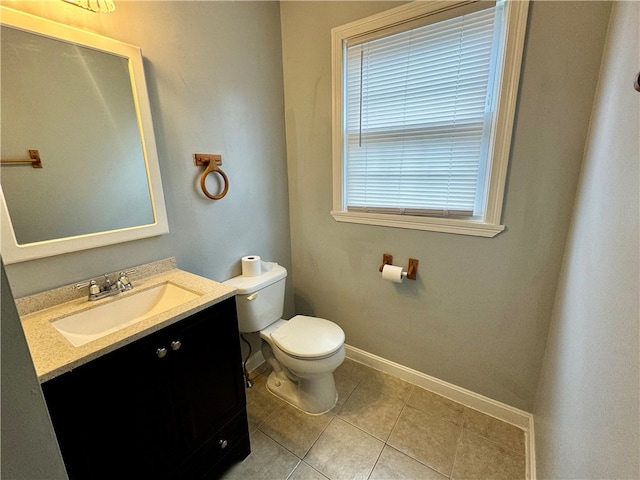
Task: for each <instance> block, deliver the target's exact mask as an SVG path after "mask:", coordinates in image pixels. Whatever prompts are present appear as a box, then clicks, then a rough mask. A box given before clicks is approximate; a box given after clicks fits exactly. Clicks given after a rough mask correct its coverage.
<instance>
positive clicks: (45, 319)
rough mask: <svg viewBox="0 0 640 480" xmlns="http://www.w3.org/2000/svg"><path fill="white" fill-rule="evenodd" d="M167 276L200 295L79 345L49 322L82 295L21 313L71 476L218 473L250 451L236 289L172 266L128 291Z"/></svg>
mask: <svg viewBox="0 0 640 480" xmlns="http://www.w3.org/2000/svg"><path fill="white" fill-rule="evenodd" d="M167 281H169V282H171V283H174V284H178V285H180V286H181V287H182V288H189V289H192V290H193V291H194V292H195V293H198V294H199V295H198V298H196V299H192V300H189V301H187V302H186V303H185V304H184V305H182V306H180V307H176V308H175V309H174V310H173V311H169V312H164V313H161V314H159V315H154V316H152V317H151V318H149V319H145V320H144V321H141V322H138V323H136V324H134V325H131V326H129V327H126V328H123V329H121V330H119V331H117V332H114V333H111V334H109V335H106V336H105V337H103V338H100V339H98V340H95V341H92V342H89V343H87V344H86V345H83V346H81V347H73V346H71V344H70V343H69V342H68V341H66V340H65V339H64V338H63V337H62V335H61V334H60V333H59V332H57V331H56V330H55V329H54V328H53V327H52V326H51V324H52V322H53V321H55V318H57V316H59V314H60V311H65V312H67V313H68V312H69V311H75V309H74V308H73V307H71V306H69V305H68V304H69V303H71V304H73V305H76V306H77V305H82V308H89V309H91V308H92V306H86V304H84V303H83V302H86V299H77V300H74V301H73V302H68V304H66V305H65V306H63V307H54V308H48V309H44V310H41V311H37V312H34V313H32V314H30V315H25V316H24V317H23V326H24V329H25V334H26V337H27V342H28V343H29V347H30V350H31V351H32V356H33V357H34V364H35V366H36V371H37V372H38V375H39V378H40V379H41V382H42V389H43V392H44V395H45V399H46V402H47V405H48V408H49V412H50V415H51V419H52V422H53V426H54V429H55V431H56V436H57V438H58V442H59V445H60V449H61V451H62V456H63V458H64V461H65V465H66V467H67V471H68V474H69V477H70V478H72V479H76V478H77V479H97V478H109V479H113V478H175V479H192V478H193V479H201V478H215V477H216V476H217V475H218V474H219V473H220V472H221V471H223V470H224V469H225V468H227V467H228V466H229V465H230V464H231V463H233V462H235V461H237V460H239V459H241V458H244V457H246V456H247V455H248V454H249V452H250V445H249V433H248V426H247V414H246V398H245V392H244V382H243V376H242V365H241V361H242V360H241V352H240V342H239V334H238V324H237V314H236V304H235V297H234V295H233V293H234V292H233V290H231V289H228V288H226V287H224V286H222V285H221V284H219V283H217V282H212V281H210V280H207V279H202V278H201V277H197V276H195V275H191V274H188V273H186V272H182V271H179V270H170V271H168V272H166V273H163V274H160V275H156V276H155V277H151V279H148V280H143V281H140V282H138V284H137V285H136V287H135V288H139V289H148V288H150V287H151V286H153V285H154V284H158V283H159V282H160V283H162V282H167ZM207 287H211V288H210V289H208V288H207ZM198 289H200V290H198ZM107 301H113V302H117V301H118V300H117V299H114V300H107ZM87 303H95V302H87ZM47 338H48V341H47ZM51 344H53V349H54V350H55V348H56V345H57V347H58V348H60V349H61V355H55V351H52V350H51V348H50V347H51V346H52V345H51ZM65 344H66V345H65ZM43 350H48V352H44V351H43ZM70 351H71V352H74V351H76V352H78V355H77V358H72V359H71V361H69V357H68V355H70V353H69V352H70ZM79 352H83V353H79ZM51 355H53V356H55V357H57V360H56V359H55V358H54V359H52V358H51ZM47 358H48V360H45V359H47ZM61 359H62V360H61ZM65 359H66V361H65Z"/></svg>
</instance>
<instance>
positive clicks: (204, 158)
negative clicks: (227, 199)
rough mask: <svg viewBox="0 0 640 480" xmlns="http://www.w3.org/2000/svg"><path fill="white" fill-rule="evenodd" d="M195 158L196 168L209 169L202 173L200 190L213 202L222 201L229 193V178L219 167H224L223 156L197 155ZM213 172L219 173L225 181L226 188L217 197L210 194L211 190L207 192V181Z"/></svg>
mask: <svg viewBox="0 0 640 480" xmlns="http://www.w3.org/2000/svg"><path fill="white" fill-rule="evenodd" d="M194 158H195V164H196V166H198V167H201V166H205V165H206V167H207V168H205V170H204V172H202V176H201V177H200V188H202V192H203V193H204V194H205V195H206V196H207V197H209V198H210V199H211V200H220V199H221V198H222V197H224V196H225V195H226V194H227V192H228V191H229V178H228V177H227V175H226V174H225V173H224V172H223V171H222V170H221V169H220V168H219V166H220V165H222V156H221V155H208V154H204V153H196V154H195V155H194ZM211 172H216V173H218V174H219V175H220V176H221V177H222V180H223V181H224V188H223V189H222V191H221V192H220V193H218V194H217V195H212V194H211V193H209V190H207V185H206V183H205V182H206V179H207V175H209V174H210V173H211Z"/></svg>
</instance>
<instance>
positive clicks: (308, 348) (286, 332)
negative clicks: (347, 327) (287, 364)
mask: <svg viewBox="0 0 640 480" xmlns="http://www.w3.org/2000/svg"><path fill="white" fill-rule="evenodd" d="M270 336H271V339H272V340H273V342H274V343H275V344H276V345H277V347H278V348H280V350H282V351H283V352H284V353H286V354H287V355H291V356H292V357H296V358H302V359H313V358H316V359H319V358H324V357H328V356H331V355H332V354H334V353H335V352H337V351H338V350H340V348H341V347H342V346H343V345H344V339H345V337H344V332H343V331H342V329H341V328H340V327H339V326H338V325H336V324H335V323H333V322H330V321H329V320H325V319H323V318H316V317H307V316H305V315H296V316H295V317H293V318H292V319H291V320H288V321H287V322H284V324H283V325H281V326H280V327H278V328H277V329H276V330H275V331H274V332H272V333H271V335H270Z"/></svg>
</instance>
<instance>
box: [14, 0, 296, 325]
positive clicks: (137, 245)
mask: <svg viewBox="0 0 640 480" xmlns="http://www.w3.org/2000/svg"><path fill="white" fill-rule="evenodd" d="M3 5H6V6H9V7H13V8H18V9H20V10H23V11H26V12H28V13H34V14H37V15H39V16H42V17H45V18H49V19H52V20H56V21H59V22H62V23H66V24H68V25H71V26H76V27H79V28H82V29H84V30H88V31H92V32H95V33H99V34H102V35H105V36H108V37H111V38H115V39H117V40H121V41H124V42H127V43H131V44H134V45H137V46H139V47H141V48H142V54H143V56H144V59H145V71H146V75H147V83H148V88H149V95H150V102H151V110H152V114H153V119H154V126H155V131H156V141H157V146H158V155H159V161H160V171H161V174H162V181H163V188H164V191H165V198H166V204H167V215H168V220H169V229H170V233H169V234H168V235H164V236H161V237H156V238H151V239H146V240H140V241H134V242H128V243H125V244H121V245H115V246H109V247H103V248H99V249H95V250H92V251H85V252H78V253H73V254H67V255H61V256H57V257H52V258H48V259H42V260H37V261H31V262H26V263H22V264H15V265H9V266H7V274H8V276H9V281H10V283H11V286H12V288H13V292H14V295H16V297H20V296H24V295H27V294H31V293H35V292H39V291H43V290H46V289H49V288H52V287H56V286H60V285H65V284H69V283H73V282H75V281H78V280H81V279H85V278H88V277H92V276H94V275H99V274H101V273H104V272H106V271H114V270H119V269H121V268H124V267H127V266H132V265H139V264H141V263H146V262H149V261H154V260H158V259H161V258H166V257H169V256H175V257H176V259H177V262H178V267H179V268H182V269H185V270H187V271H190V272H193V273H196V274H200V275H203V276H205V277H208V278H211V279H213V280H218V281H220V280H226V279H227V278H230V277H231V276H234V275H237V274H239V273H240V261H239V259H240V258H241V257H242V256H244V255H249V254H257V255H261V256H262V257H263V258H265V259H268V260H272V261H277V262H279V263H281V264H283V265H284V266H285V267H287V268H290V263H291V259H290V240H289V237H290V235H289V217H288V194H287V173H286V172H287V166H286V149H285V137H284V106H283V102H284V100H283V86H282V54H281V40H280V14H279V6H278V4H277V3H275V2H146V1H142V2H116V11H115V12H114V13H111V14H95V13H92V12H88V11H86V10H83V9H80V8H78V7H75V6H73V5H68V4H65V3H63V2H25V1H12V0H7V1H3ZM43 82H45V80H43ZM45 84H46V82H45ZM194 153H220V154H222V161H223V165H222V168H223V170H224V171H225V173H226V174H227V175H228V177H229V179H230V189H229V193H228V195H227V196H226V197H225V198H223V199H222V200H219V201H212V200H209V199H207V198H205V197H204V195H203V194H202V191H201V190H200V186H199V178H200V174H201V173H202V170H203V168H202V167H195V166H194V165H193V154H194ZM214 188H215V186H214V182H211V184H210V189H211V190H214ZM105 200H107V199H105ZM44 207H45V208H46V205H44ZM132 278H133V279H135V275H134V276H133V277H132ZM289 291H290V292H291V291H292V289H289ZM292 298H293V297H292V294H289V296H288V301H287V312H289V313H291V312H292V310H293V309H292V305H293V301H292Z"/></svg>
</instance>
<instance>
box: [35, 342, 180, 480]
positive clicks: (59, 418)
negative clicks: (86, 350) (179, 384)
mask: <svg viewBox="0 0 640 480" xmlns="http://www.w3.org/2000/svg"><path fill="white" fill-rule="evenodd" d="M151 337H153V336H151ZM154 345H155V342H153V338H147V339H143V341H138V342H135V343H133V344H131V345H128V346H125V347H122V348H120V349H118V350H117V351H115V352H112V353H110V354H107V355H105V356H103V357H100V358H99V359H97V360H94V361H92V362H89V363H88V364H86V365H83V366H82V367H80V368H78V369H76V370H74V371H73V372H70V373H67V374H65V375H62V376H61V377H58V378H55V379H53V380H51V381H49V382H46V383H45V384H44V385H43V390H44V393H45V398H46V400H47V404H48V406H49V411H50V414H51V418H52V421H53V425H54V428H55V430H56V435H57V437H58V441H59V443H60V448H61V450H62V454H63V457H64V460H65V464H66V466H67V470H68V473H69V476H70V478H72V479H75V478H77V479H93V478H96V479H97V478H105V479H107V478H109V479H113V478H148V477H149V476H150V475H160V476H162V472H166V471H167V469H168V468H170V467H171V466H173V465H175V464H176V462H178V461H179V460H180V457H179V450H178V449H177V448H176V439H177V437H178V425H177V423H176V422H175V417H174V416H172V415H171V411H172V403H171V402H172V399H171V398H170V396H169V395H168V392H169V391H170V384H169V377H170V376H169V375H168V372H169V366H168V365H165V364H163V362H160V361H158V360H159V359H158V357H157V356H156V355H155V351H154V350H153V348H154Z"/></svg>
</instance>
